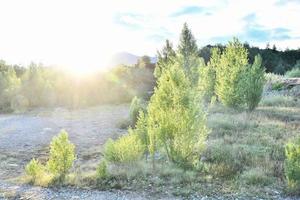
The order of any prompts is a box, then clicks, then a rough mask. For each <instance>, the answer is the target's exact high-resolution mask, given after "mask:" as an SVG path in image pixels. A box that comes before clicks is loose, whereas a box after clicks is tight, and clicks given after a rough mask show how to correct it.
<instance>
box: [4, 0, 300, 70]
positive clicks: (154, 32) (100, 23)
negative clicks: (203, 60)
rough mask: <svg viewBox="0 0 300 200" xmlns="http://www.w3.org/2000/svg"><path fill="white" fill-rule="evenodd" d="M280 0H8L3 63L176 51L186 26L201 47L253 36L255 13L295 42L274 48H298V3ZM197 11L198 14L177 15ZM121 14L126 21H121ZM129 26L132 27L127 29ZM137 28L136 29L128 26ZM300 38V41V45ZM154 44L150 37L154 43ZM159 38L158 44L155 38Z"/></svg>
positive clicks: (76, 62)
mask: <svg viewBox="0 0 300 200" xmlns="http://www.w3.org/2000/svg"><path fill="white" fill-rule="evenodd" d="M276 2H278V0H265V1H261V0H253V1H239V0H213V1H207V0H200V1H199V0H185V1H181V0H166V1H158V0H151V1H150V0H143V1H140V0H130V1H121V0H112V1H106V2H103V1H97V0H86V1H83V0H64V1H60V0H45V1H40V0H27V1H23V0H10V1H0V8H1V12H0V24H1V31H0V58H3V59H5V60H8V61H9V62H12V63H24V64H25V63H28V62H30V61H41V62H44V63H46V64H63V65H70V66H83V65H88V66H93V67H95V66H99V65H101V64H103V63H105V60H107V58H108V57H109V55H111V54H112V53H114V52H119V51H129V52H132V53H135V54H139V55H142V54H150V55H154V54H155V52H156V50H157V49H159V48H160V47H161V46H162V45H163V39H167V38H168V39H171V40H172V41H173V42H174V43H175V45H176V42H177V41H178V37H179V33H180V30H181V27H182V24H183V23H184V22H188V24H189V26H190V27H191V28H192V31H193V33H194V35H195V37H196V38H197V40H198V43H199V45H206V44H209V43H211V42H214V41H213V38H217V37H225V38H226V37H232V36H239V35H242V34H244V33H245V31H246V30H247V23H246V21H245V20H244V17H245V16H247V15H249V14H252V13H254V14H255V16H256V21H255V25H257V26H260V27H262V28H263V29H275V28H285V29H289V30H290V32H289V36H290V37H291V39H285V40H280V41H279V40H271V41H265V42H257V41H256V42H254V41H251V40H248V42H249V43H250V44H252V43H253V44H255V45H259V46H263V47H264V46H265V44H266V43H267V42H270V43H271V44H273V43H276V45H277V46H279V47H280V48H282V49H285V48H286V47H289V48H298V47H300V39H299V37H298V36H299V35H300V25H299V22H298V19H300V12H299V11H300V3H297V2H296V1H294V2H289V3H281V4H279V3H276ZM187 6H199V7H203V8H205V9H206V10H205V11H206V12H203V13H200V14H199V15H183V16H181V17H177V18H176V17H171V15H172V14H173V13H175V12H177V11H179V10H181V9H182V8H184V7H187ZM116 16H117V17H118V16H119V17H120V21H121V22H122V23H123V25H122V24H120V23H116ZM126 24H127V26H126ZM130 25H131V26H133V25H134V26H135V27H130ZM297 37H298V39H297ZM151 38H152V39H151ZM153 38H154V39H153Z"/></svg>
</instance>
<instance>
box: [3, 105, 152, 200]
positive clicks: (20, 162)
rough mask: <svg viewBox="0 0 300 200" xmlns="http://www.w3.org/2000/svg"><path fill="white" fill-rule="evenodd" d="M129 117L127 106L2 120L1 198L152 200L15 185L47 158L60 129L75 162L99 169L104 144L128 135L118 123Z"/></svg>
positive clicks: (12, 116) (39, 113)
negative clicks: (31, 165) (37, 161)
mask: <svg viewBox="0 0 300 200" xmlns="http://www.w3.org/2000/svg"><path fill="white" fill-rule="evenodd" d="M128 113H129V106H128V105H113V106H100V107H95V108H89V109H81V110H75V111H71V110H67V109H55V110H52V111H51V110H45V109H44V110H41V109H40V110H35V111H31V112H29V113H26V114H7V115H0V199H59V200H62V199H108V200H110V199H151V198H149V196H148V197H146V196H147V195H146V194H143V193H139V194H137V193H132V192H125V191H114V192H109V191H97V190H83V189H75V188H61V189H53V188H41V187H33V186H29V185H17V184H12V183H11V181H10V180H12V179H13V178H15V177H17V176H20V175H22V173H23V172H24V166H25V165H26V163H27V162H28V161H29V160H30V159H32V158H33V157H38V158H41V157H47V153H48V152H47V151H48V146H49V143H50V141H51V138H52V137H53V136H54V135H56V134H57V133H58V132H59V131H60V130H61V129H65V130H66V131H67V132H68V133H69V137H70V140H71V141H72V142H73V143H74V144H75V145H76V153H77V158H78V159H77V161H76V162H80V163H81V164H82V165H83V166H90V164H89V163H94V164H97V163H98V162H99V158H100V152H101V146H102V145H103V144H104V143H105V141H106V140H107V139H108V138H111V137H113V138H114V137H117V136H118V135H120V134H123V133H124V130H121V129H119V128H118V127H117V124H118V123H119V122H120V121H121V120H123V119H126V118H128ZM85 170H88V169H85Z"/></svg>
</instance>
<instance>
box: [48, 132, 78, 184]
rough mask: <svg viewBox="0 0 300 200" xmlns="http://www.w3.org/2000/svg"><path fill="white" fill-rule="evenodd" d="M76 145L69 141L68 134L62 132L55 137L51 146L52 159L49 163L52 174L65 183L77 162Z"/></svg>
mask: <svg viewBox="0 0 300 200" xmlns="http://www.w3.org/2000/svg"><path fill="white" fill-rule="evenodd" d="M74 149H75V147H74V145H73V144H72V143H71V142H70V141H69V139H68V133H67V132H66V131H64V130H62V131H61V132H60V133H59V135H58V136H55V137H54V138H53V139H52V141H51V144H50V158H49V161H48V163H47V166H48V169H49V171H50V172H51V173H53V174H54V176H56V177H57V178H58V180H59V181H63V180H64V178H65V175H66V174H67V173H68V171H69V170H70V168H71V167H72V166H73V162H74V160H75V152H74Z"/></svg>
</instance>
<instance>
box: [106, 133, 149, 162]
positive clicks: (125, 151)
mask: <svg viewBox="0 0 300 200" xmlns="http://www.w3.org/2000/svg"><path fill="white" fill-rule="evenodd" d="M144 151H145V147H144V146H143V144H142V142H141V141H140V139H139V137H138V136H137V135H136V134H135V133H134V132H133V131H132V130H131V129H129V133H128V134H127V135H123V136H121V137H120V138H119V139H117V140H116V141H113V140H112V139H109V140H108V141H107V142H106V143H105V146H104V157H105V159H106V160H107V161H110V162H114V163H132V162H135V161H137V160H139V159H141V157H142V156H143V153H144Z"/></svg>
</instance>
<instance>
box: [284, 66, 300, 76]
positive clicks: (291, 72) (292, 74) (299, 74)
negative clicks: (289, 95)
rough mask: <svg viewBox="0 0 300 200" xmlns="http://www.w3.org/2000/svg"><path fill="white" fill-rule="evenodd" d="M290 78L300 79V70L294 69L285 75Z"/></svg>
mask: <svg viewBox="0 0 300 200" xmlns="http://www.w3.org/2000/svg"><path fill="white" fill-rule="evenodd" d="M285 76H286V77H288V78H300V68H293V69H291V70H290V71H287V72H286V73H285Z"/></svg>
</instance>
